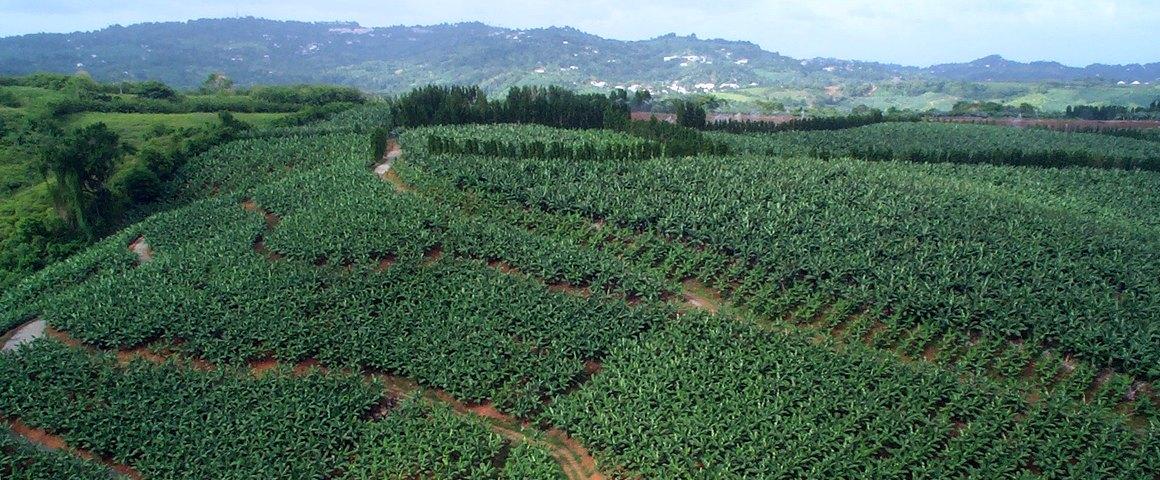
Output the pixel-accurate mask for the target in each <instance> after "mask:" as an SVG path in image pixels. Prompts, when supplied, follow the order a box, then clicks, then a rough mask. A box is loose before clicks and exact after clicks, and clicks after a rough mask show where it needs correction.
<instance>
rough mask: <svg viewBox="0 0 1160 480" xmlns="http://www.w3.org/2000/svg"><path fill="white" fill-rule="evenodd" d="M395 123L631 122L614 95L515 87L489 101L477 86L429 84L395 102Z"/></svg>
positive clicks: (584, 124) (622, 100)
mask: <svg viewBox="0 0 1160 480" xmlns="http://www.w3.org/2000/svg"><path fill="white" fill-rule="evenodd" d="M391 113H392V117H393V119H394V122H395V125H396V126H401V127H420V126H427V125H449V124H450V125H455V124H467V123H537V124H540V125H546V126H550V127H560V128H603V127H606V126H611V125H616V124H619V123H622V122H626V121H627V120H628V103H627V100H626V99H625V98H623V97H622V96H620V95H617V94H616V93H613V94H612V95H609V96H604V95H597V94H579V93H575V92H573V91H571V90H568V89H565V88H562V87H558V86H550V87H513V88H512V89H510V90H508V93H507V96H506V97H505V98H503V99H501V100H491V99H488V98H487V94H486V93H484V92H483V90H482V89H480V88H479V87H477V86H458V85H456V86H437V85H428V86H426V87H421V88H417V89H415V90H412V91H411V92H410V93H407V94H405V95H402V96H400V97H398V98H396V99H394V101H393V102H392V110H391Z"/></svg>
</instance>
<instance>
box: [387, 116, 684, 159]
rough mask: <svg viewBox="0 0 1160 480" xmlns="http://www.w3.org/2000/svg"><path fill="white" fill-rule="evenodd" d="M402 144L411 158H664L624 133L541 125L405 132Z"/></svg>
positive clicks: (659, 148) (656, 146)
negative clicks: (423, 154)
mask: <svg viewBox="0 0 1160 480" xmlns="http://www.w3.org/2000/svg"><path fill="white" fill-rule="evenodd" d="M402 140H403V142H405V143H407V145H408V148H409V149H410V150H413V151H415V152H416V153H418V151H420V150H421V151H424V152H428V153H435V154H439V153H447V154H469V155H489V156H495V157H507V158H520V157H538V158H561V159H570V160H614V159H617V160H630V159H642V158H656V157H662V156H664V154H665V147H664V144H662V143H660V142H655V141H651V140H645V139H642V138H638V137H634V136H631V135H628V134H625V133H620V132H614V131H608V130H567V129H561V128H552V127H545V126H542V125H504V124H500V125H441V126H434V127H423V128H417V129H413V130H408V131H407V132H405V133H404V134H403V137H402Z"/></svg>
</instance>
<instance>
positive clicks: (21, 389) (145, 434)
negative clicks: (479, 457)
mask: <svg viewBox="0 0 1160 480" xmlns="http://www.w3.org/2000/svg"><path fill="white" fill-rule="evenodd" d="M0 379H2V380H0V382H2V383H0V385H2V386H3V388H2V390H3V391H4V395H3V396H2V397H0V412H3V414H4V415H6V416H12V417H16V418H20V419H21V420H23V421H24V422H26V423H28V424H29V425H32V426H34V427H38V428H43V429H45V430H47V431H49V432H52V433H54V434H57V435H60V436H62V437H63V438H64V439H65V440H66V442H67V443H68V444H69V445H71V446H75V447H77V448H82V449H85V450H88V451H91V452H93V453H94V454H96V455H100V456H102V457H106V458H110V459H112V460H113V461H115V462H117V463H120V464H124V465H129V466H131V467H133V468H134V469H136V470H137V471H139V472H141V475H142V476H143V477H145V478H151V479H169V478H171V479H177V478H223V479H224V478H322V477H323V476H325V475H327V474H329V473H330V472H332V471H334V470H335V469H336V468H338V467H340V466H341V465H343V464H344V463H345V462H346V460H347V457H348V455H349V453H350V452H352V451H353V450H354V447H355V445H354V440H355V439H356V438H357V435H358V434H359V432H360V430H361V428H362V424H363V421H362V419H361V418H362V417H363V416H364V414H365V413H366V412H369V411H370V409H371V407H372V406H373V405H374V404H375V403H377V402H378V400H379V399H380V398H381V396H382V390H381V388H382V387H381V386H378V385H374V384H371V383H365V382H364V381H363V379H362V378H361V377H358V376H343V375H338V374H332V375H322V374H317V373H316V374H310V375H306V376H301V377H294V376H290V375H289V374H288V373H284V372H271V373H270V374H268V375H265V376H263V377H261V378H252V377H250V376H249V374H248V372H247V371H236V370H232V369H219V370H216V371H213V372H204V371H198V370H194V369H190V368H187V367H185V366H182V365H178V364H172V363H171V364H165V365H157V364H153V363H150V362H148V361H145V360H137V361H136V362H133V363H130V364H128V365H125V366H120V365H118V364H117V360H116V359H115V358H114V357H113V356H112V355H111V354H106V355H96V356H94V355H91V354H89V353H87V352H85V351H83V350H79V349H73V348H70V347H68V346H65V345H64V344H61V343H58V342H56V341H54V340H48V339H42V340H38V341H36V342H33V343H32V344H30V345H28V346H25V347H23V348H21V349H20V350H19V351H18V352H16V353H14V354H4V355H0ZM5 478H8V477H5Z"/></svg>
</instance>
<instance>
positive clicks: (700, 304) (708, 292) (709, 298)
mask: <svg viewBox="0 0 1160 480" xmlns="http://www.w3.org/2000/svg"><path fill="white" fill-rule="evenodd" d="M681 286H683V287H684V289H683V290H684V291H683V292H681V298H682V300H683V305H684V306H686V307H690V308H693V309H696V310H704V311H706V312H709V313H714V314H715V313H717V312H719V311H721V305H722V304H723V303H724V300H722V299H721V293H720V292H718V291H716V290H713V289H711V288H708V287H706V286H704V285H702V284H701V282H699V281H697V280H694V279H688V280H685V281H683V282H681Z"/></svg>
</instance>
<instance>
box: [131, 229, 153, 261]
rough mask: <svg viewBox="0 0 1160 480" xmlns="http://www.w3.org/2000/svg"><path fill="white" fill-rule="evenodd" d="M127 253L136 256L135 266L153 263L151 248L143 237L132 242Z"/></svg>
mask: <svg viewBox="0 0 1160 480" xmlns="http://www.w3.org/2000/svg"><path fill="white" fill-rule="evenodd" d="M129 251H131V252H133V253H136V254H137V264H142V263H149V262H152V261H153V247H151V246H150V245H149V242H147V241H146V240H145V237H144V236H140V237H137V238H136V239H135V240H133V243H130V244H129Z"/></svg>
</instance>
